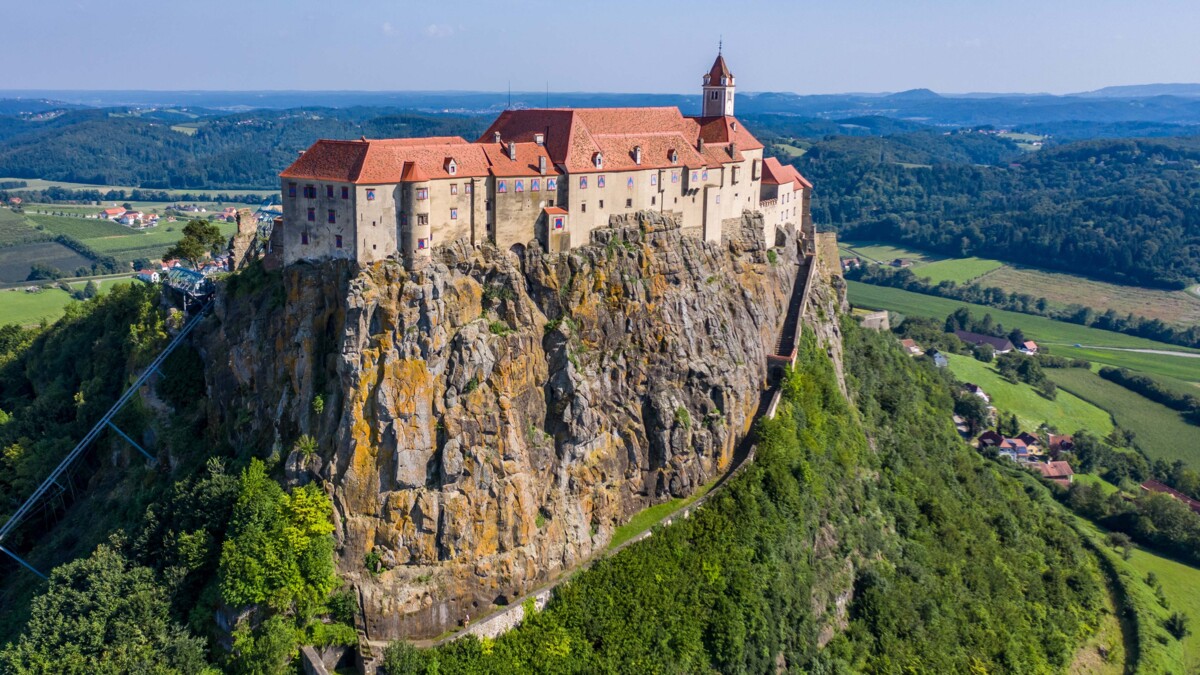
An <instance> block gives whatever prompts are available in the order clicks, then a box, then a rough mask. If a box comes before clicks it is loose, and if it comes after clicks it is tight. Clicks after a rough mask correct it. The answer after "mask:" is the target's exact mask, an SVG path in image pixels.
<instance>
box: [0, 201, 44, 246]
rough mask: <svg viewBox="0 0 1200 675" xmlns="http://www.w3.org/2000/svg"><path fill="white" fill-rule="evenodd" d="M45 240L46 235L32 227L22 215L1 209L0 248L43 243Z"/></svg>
mask: <svg viewBox="0 0 1200 675" xmlns="http://www.w3.org/2000/svg"><path fill="white" fill-rule="evenodd" d="M45 238H46V236H45V235H44V234H42V233H40V232H38V231H37V230H35V229H33V228H32V227H30V226H29V222H28V221H26V220H25V218H24V217H23V216H22V215H21V214H19V213H16V212H15V211H12V210H10V209H5V208H0V246H12V245H14V244H24V243H29V242H33V241H41V240H43V239H45Z"/></svg>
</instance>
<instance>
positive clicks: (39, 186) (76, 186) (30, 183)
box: [0, 178, 279, 197]
mask: <svg viewBox="0 0 1200 675" xmlns="http://www.w3.org/2000/svg"><path fill="white" fill-rule="evenodd" d="M2 181H24V182H25V183H26V187H24V188H20V189H22V190H45V189H46V188H51V187H60V188H63V189H66V190H99V191H100V192H110V191H113V190H124V191H125V192H126V194H129V193H132V192H133V191H134V190H141V189H144V188H135V187H130V186H128V185H90V184H87V183H69V182H65V181H61V180H42V179H40V178H0V182H2ZM154 191H155V192H165V193H167V194H169V195H171V196H172V197H177V196H179V195H194V196H197V197H199V196H201V195H208V196H209V197H215V196H216V195H218V194H227V195H228V194H239V195H243V194H252V195H260V196H263V197H266V196H270V195H278V194H279V191H278V190H241V189H229V190H204V189H196V190H190V189H189V190H159V189H157V188H155V189H154Z"/></svg>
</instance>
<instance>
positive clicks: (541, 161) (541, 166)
mask: <svg viewBox="0 0 1200 675" xmlns="http://www.w3.org/2000/svg"><path fill="white" fill-rule="evenodd" d="M538 171H539V172H541V174H542V175H543V176H545V175H546V156H545V155H539V156H538Z"/></svg>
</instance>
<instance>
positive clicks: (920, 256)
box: [838, 241, 943, 267]
mask: <svg viewBox="0 0 1200 675" xmlns="http://www.w3.org/2000/svg"><path fill="white" fill-rule="evenodd" d="M838 244H839V247H840V248H841V249H842V250H843V251H845V252H847V253H849V254H850V255H855V256H859V257H861V258H865V259H867V260H869V261H872V262H878V263H885V264H886V263H890V262H891V261H893V260H895V259H896V258H906V259H908V260H911V261H912V262H913V265H914V267H915V266H919V265H922V264H925V263H930V262H933V261H935V260H943V258H942V257H941V256H938V255H937V254H934V253H930V252H928V251H920V250H917V249H914V248H905V247H904V246H900V245H897V244H889V243H885V242H878V241H841V242H838Z"/></svg>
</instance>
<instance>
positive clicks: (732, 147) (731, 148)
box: [729, 141, 737, 157]
mask: <svg viewBox="0 0 1200 675" xmlns="http://www.w3.org/2000/svg"><path fill="white" fill-rule="evenodd" d="M729 156H730V157H737V143H734V142H733V141H730V142H729Z"/></svg>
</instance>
